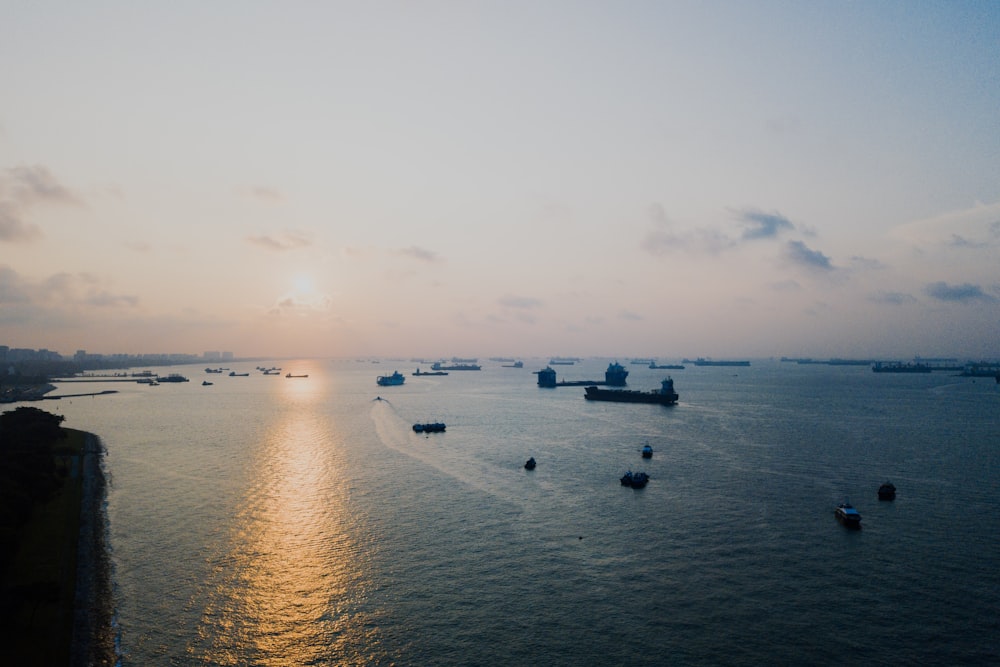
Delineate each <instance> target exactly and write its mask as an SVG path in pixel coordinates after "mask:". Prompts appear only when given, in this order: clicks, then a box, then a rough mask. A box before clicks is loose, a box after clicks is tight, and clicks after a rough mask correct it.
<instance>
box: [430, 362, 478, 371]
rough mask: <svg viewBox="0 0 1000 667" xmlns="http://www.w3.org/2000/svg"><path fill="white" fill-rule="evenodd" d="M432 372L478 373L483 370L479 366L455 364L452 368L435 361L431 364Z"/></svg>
mask: <svg viewBox="0 0 1000 667" xmlns="http://www.w3.org/2000/svg"><path fill="white" fill-rule="evenodd" d="M431 370H433V371H478V370H482V366H480V365H479V364H453V365H451V366H442V365H441V362H440V361H435V362H434V363H433V364H431Z"/></svg>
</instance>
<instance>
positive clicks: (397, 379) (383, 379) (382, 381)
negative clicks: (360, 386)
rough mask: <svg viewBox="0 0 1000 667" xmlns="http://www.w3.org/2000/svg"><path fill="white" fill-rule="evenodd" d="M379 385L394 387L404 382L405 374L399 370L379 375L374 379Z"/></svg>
mask: <svg viewBox="0 0 1000 667" xmlns="http://www.w3.org/2000/svg"><path fill="white" fill-rule="evenodd" d="M375 382H377V383H378V385H379V386H380V387H395V386H398V385H401V384H403V383H404V382H406V376H405V375H403V374H402V373H400V372H399V371H393V373H392V375H380V376H378V379H376V380H375Z"/></svg>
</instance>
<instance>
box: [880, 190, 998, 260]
mask: <svg viewBox="0 0 1000 667" xmlns="http://www.w3.org/2000/svg"><path fill="white" fill-rule="evenodd" d="M889 235H890V237H893V238H897V239H899V240H901V241H903V242H905V243H907V244H909V245H912V246H916V247H917V248H921V249H931V248H941V247H945V248H984V247H989V246H991V245H995V244H996V243H997V241H1000V202H998V203H994V204H988V205H984V204H977V205H976V206H973V207H972V208H967V209H959V210H956V211H949V212H947V213H944V214H942V215H939V216H937V217H934V218H927V219H924V220H916V221H913V222H908V223H906V224H903V225H899V226H897V227H895V228H893V229H892V230H891V232H890V233H889Z"/></svg>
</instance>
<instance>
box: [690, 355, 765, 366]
mask: <svg viewBox="0 0 1000 667" xmlns="http://www.w3.org/2000/svg"><path fill="white" fill-rule="evenodd" d="M684 363H685V364H694V365H695V366H749V365H750V362H749V361H732V360H728V359H720V360H714V359H706V358H705V357H698V358H697V359H695V360H693V361H692V360H691V359H685V360H684Z"/></svg>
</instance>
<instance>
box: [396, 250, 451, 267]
mask: <svg viewBox="0 0 1000 667" xmlns="http://www.w3.org/2000/svg"><path fill="white" fill-rule="evenodd" d="M399 254H401V255H404V256H406V257H409V258H411V259H416V260H420V261H421V262H432V263H433V262H440V261H443V260H442V259H441V258H440V257H439V256H438V254H437V253H436V252H434V251H432V250H426V249H424V248H418V247H417V246H410V247H409V248H403V249H402V250H400V251H399Z"/></svg>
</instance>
